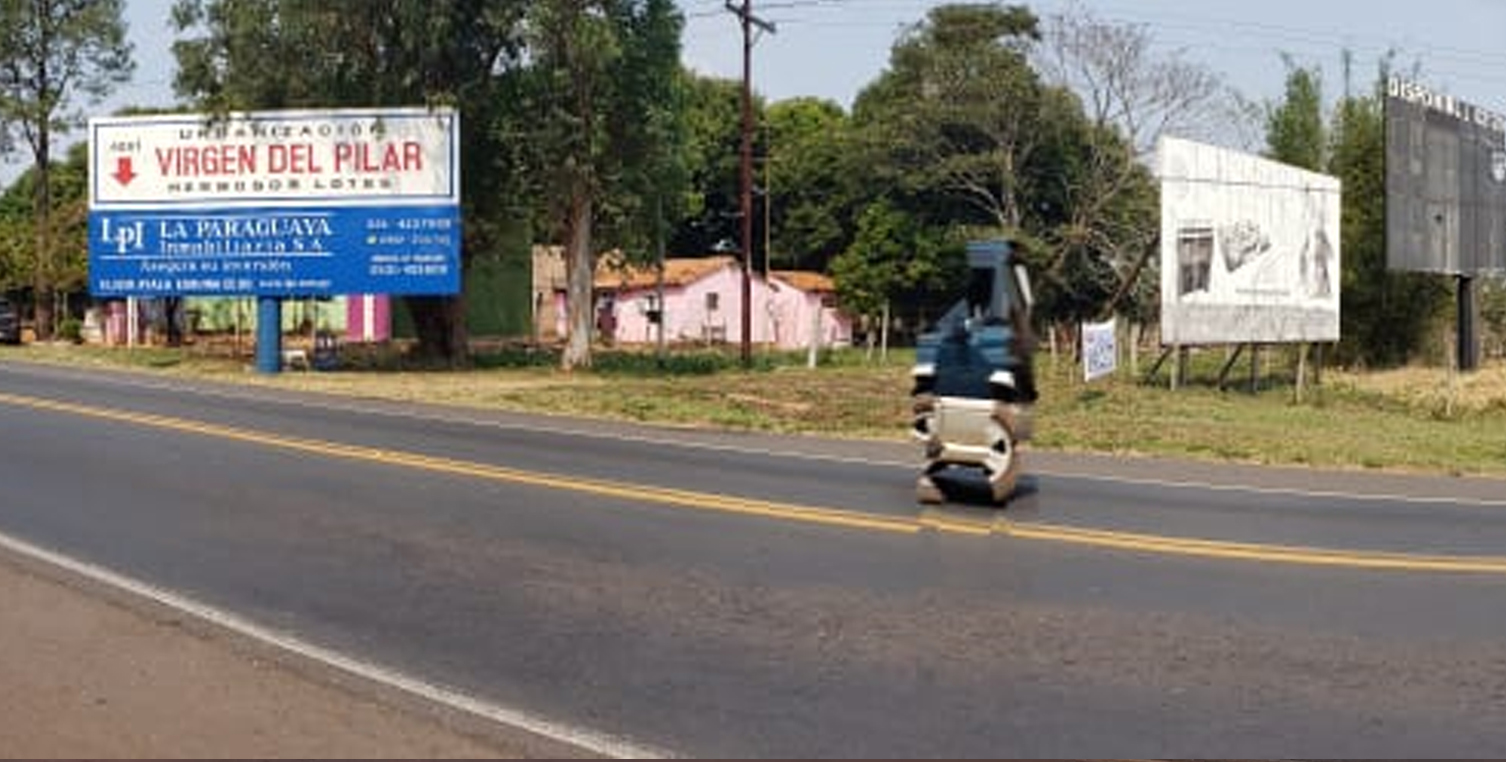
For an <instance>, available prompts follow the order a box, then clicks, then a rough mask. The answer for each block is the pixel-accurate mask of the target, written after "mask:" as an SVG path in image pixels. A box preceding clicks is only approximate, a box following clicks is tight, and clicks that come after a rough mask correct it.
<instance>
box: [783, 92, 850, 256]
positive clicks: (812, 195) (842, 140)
mask: <svg viewBox="0 0 1506 762" xmlns="http://www.w3.org/2000/svg"><path fill="white" fill-rule="evenodd" d="M764 119H765V125H766V128H765V135H766V138H767V140H766V143H765V152H764V160H765V162H766V164H765V165H764V167H763V170H764V171H763V172H762V173H761V174H760V178H761V179H760V180H759V183H760V184H762V185H764V186H766V187H764V189H763V190H764V192H765V195H764V201H765V203H766V204H768V209H767V212H768V214H767V216H768V218H769V225H770V227H771V230H770V231H768V233H769V236H768V238H769V241H770V248H771V249H772V250H773V251H772V252H771V253H770V256H769V260H770V262H772V263H773V266H777V267H786V268H795V269H805V270H815V271H817V272H824V271H825V270H826V266H827V263H828V262H830V261H831V259H832V257H834V256H836V255H837V254H838V253H840V252H842V251H843V250H844V249H845V248H846V246H847V244H848V243H849V242H850V241H851V239H852V236H853V224H852V220H853V219H855V218H856V217H857V216H858V210H859V207H858V206H857V201H858V192H857V184H856V183H855V182H854V179H855V177H856V175H857V173H856V172H855V171H854V170H855V167H854V166H853V165H854V162H853V161H852V158H851V145H852V139H851V131H852V130H851V120H850V119H849V118H848V116H847V113H846V112H845V111H843V110H842V107H841V106H840V105H838V104H837V103H835V102H832V101H828V100H820V99H816V98H794V99H791V100H786V101H779V102H777V103H773V104H770V105H769V107H768V108H767V109H766V110H765V117H764ZM765 180H767V182H765Z"/></svg>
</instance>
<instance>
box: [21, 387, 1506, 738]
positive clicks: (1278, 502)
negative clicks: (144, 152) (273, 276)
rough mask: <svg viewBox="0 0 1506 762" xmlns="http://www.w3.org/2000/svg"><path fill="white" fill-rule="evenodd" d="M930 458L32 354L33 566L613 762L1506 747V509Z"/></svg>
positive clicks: (1262, 482)
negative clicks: (50, 558) (42, 363)
mask: <svg viewBox="0 0 1506 762" xmlns="http://www.w3.org/2000/svg"><path fill="white" fill-rule="evenodd" d="M1039 425H1042V426H1049V421H1041V422H1039ZM1503 442H1506V433H1503ZM914 456H915V453H914V451H913V450H912V448H911V447H909V445H908V444H907V443H905V442H903V441H896V442H838V441H829V440H821V439H815V438H781V437H772V436H762V435H751V434H722V433H713V432H692V431H675V430H662V429H653V428H648V427H635V426H629V425H623V424H606V423H596V422H588V421H578V420H569V419H555V418H549V417H544V416H536V417H529V416H517V415H505V414H499V413H489V412H477V411H469V410H460V409H454V408H437V407H426V406H417V405H401V404H391V403H378V402H372V401H354V400H336V399H332V398H322V397H311V396H300V395H295V394H291V393H284V392H271V391H266V390H247V389H236V388H232V387H220V386H212V385H204V384H187V383H182V382H167V381H163V380H160V379H151V378H147V377H143V376H129V375H111V374H102V373H98V372H84V371H77V370H58V369H48V368H41V367H38V366H31V365H24V364H20V363H16V362H11V361H4V360H0V538H5V539H6V540H7V541H8V542H9V543H11V544H12V545H13V546H15V545H22V546H24V547H26V548H32V549H39V550H40V551H41V552H45V553H48V554H55V555H56V556H57V557H58V558H65V559H69V562H70V563H75V564H78V565H80V566H81V567H83V568H87V569H90V570H97V571H100V572H101V573H105V574H108V575H115V576H118V578H120V579H122V580H127V581H129V584H131V585H135V586H136V589H138V590H140V591H144V592H145V594H151V595H158V596H159V598H160V601H159V602H166V603H167V604H168V605H177V606H181V607H184V608H185V610H186V611H188V612H189V613H190V614H194V613H196V612H197V613H198V614H203V615H205V616H209V617H213V618H218V619H220V620H223V621H225V622H228V623H230V625H232V626H233V627H234V628H237V629H238V630H239V631H242V632H246V633H249V635H250V636H251V637H256V638H261V639H263V640H266V641H268V642H269V643H271V644H272V646H273V647H282V646H284V645H285V646H287V647H289V648H293V649H298V650H300V651H301V652H302V653H304V654H306V655H309V656H310V658H314V659H318V660H321V661H323V662H325V663H328V664H330V665H331V669H336V670H338V669H350V670H353V671H357V672H361V673H362V674H364V675H367V676H372V675H375V676H376V677H378V678H381V679H385V680H387V681H388V682H389V683H391V684H393V685H395V686H397V689H400V690H411V691H412V692H413V693H414V694H415V696H417V697H418V698H419V699H423V700H434V701H438V702H442V703H447V704H448V705H449V706H452V707H459V708H460V709H461V710H464V711H471V712H473V713H474V714H476V715H477V716H479V717H482V718H486V719H488V720H489V721H495V722H498V723H503V724H506V723H515V724H518V725H520V726H522V727H524V728H526V729H528V730H529V731H530V732H533V733H540V734H543V735H546V736H549V737H552V738H555V739H557V740H560V741H564V742H572V743H578V744H580V745H581V746H582V747H583V748H586V749H588V750H591V751H598V752H605V753H614V754H639V755H646V754H672V755H694V756H729V757H738V756H778V757H874V756H926V757H932V756H941V757H978V756H992V757H998V756H1005V757H1111V756H1112V757H1243V758H1252V757H1299V756H1307V757H1379V756H1384V757H1418V756H1429V757H1466V756H1499V755H1500V754H1501V752H1502V750H1506V723H1502V722H1501V721H1500V718H1501V717H1502V716H1506V638H1502V637H1501V633H1503V632H1506V483H1503V482H1500V481H1492V480H1483V479H1448V478H1422V477H1400V476H1389V475H1382V474H1370V473H1360V472H1355V473H1323V472H1312V471H1305V470H1283V469H1260V468H1253V467H1232V466H1231V467H1223V466H1210V465H1194V464H1186V463H1178V462H1171V461H1158V460H1122V459H1113V458H1099V457H1093V456H1069V455H1053V454H1048V453H1031V454H1030V458H1031V459H1030V461H1029V462H1028V465H1027V470H1028V471H1029V472H1030V474H1031V475H1030V476H1029V477H1028V478H1027V479H1026V480H1025V483H1024V485H1023V487H1022V491H1021V495H1020V496H1019V497H1018V498H1017V499H1016V500H1015V501H1014V502H1013V503H1012V504H1011V506H1010V507H1009V508H1008V509H1007V510H1004V511H994V510H989V509H987V508H984V507H981V506H977V505H973V504H969V502H968V500H967V499H968V498H969V496H970V491H969V489H968V487H969V485H967V484H966V483H959V484H957V485H955V486H956V488H957V489H956V492H955V494H956V495H957V496H958V497H959V499H960V502H959V503H958V504H954V505H952V506H950V507H948V508H945V509H941V510H921V509H920V508H918V507H917V506H916V504H915V502H914V500H913V494H912V485H913V479H914V476H915V470H914Z"/></svg>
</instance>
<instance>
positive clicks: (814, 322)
mask: <svg viewBox="0 0 1506 762" xmlns="http://www.w3.org/2000/svg"><path fill="white" fill-rule="evenodd" d="M536 259H537V258H536ZM546 267H547V265H546ZM538 272H539V265H538V263H537V261H536V264H535V273H536V274H535V281H536V288H537V281H538V277H539V276H538V275H537V273H538ZM561 272H562V270H561ZM663 280H664V304H663V308H662V310H661V309H660V306H659V303H658V282H659V273H658V270H657V268H655V267H653V266H652V265H628V264H626V262H625V261H624V260H623V258H622V257H621V256H620V255H618V254H606V255H603V256H601V257H599V258H598V263H597V268H596V277H595V283H594V285H595V290H596V321H595V322H596V330H597V338H598V339H599V340H602V341H607V342H610V343H616V344H650V343H653V342H655V341H657V339H658V333H657V322H656V321H657V320H659V319H661V318H662V319H663V321H664V336H665V340H666V341H669V342H670V343H707V344H719V343H732V344H736V343H738V342H740V341H742V267H741V263H740V262H739V261H738V260H737V259H735V258H733V257H729V256H710V257H696V258H689V257H686V258H681V257H675V258H670V259H666V260H665V261H664V278H663ZM562 281H563V279H562V278H561V279H560V283H559V288H558V289H556V290H555V291H554V293H553V294H552V295H551V296H550V297H548V298H549V299H551V300H552V301H553V302H555V306H554V308H553V310H552V311H551V315H549V316H546V319H548V320H551V321H552V322H553V326H552V327H553V328H554V329H555V333H554V334H553V335H554V336H563V335H565V330H566V328H565V324H564V323H565V321H564V317H563V315H564V304H565V302H564V296H565V293H564V288H563V282H562ZM749 291H750V292H751V295H752V303H751V306H752V309H751V311H750V317H751V324H750V333H751V339H752V342H753V343H754V344H758V345H760V346H773V347H777V348H780V349H802V348H805V347H808V346H810V342H811V337H812V336H813V335H816V336H819V337H820V340H821V346H823V347H830V346H845V345H848V344H851V342H852V320H851V319H850V318H848V317H847V316H846V315H844V314H842V312H841V311H840V310H839V309H837V308H836V305H835V297H836V289H835V287H834V286H833V284H832V282H831V279H830V278H828V277H826V276H825V275H822V274H820V273H814V272H802V271H775V272H773V273H771V274H770V277H769V278H767V279H765V278H764V277H763V276H762V275H761V274H759V273H754V274H753V275H752V278H751V281H750V283H749ZM539 300H540V297H537V296H536V299H535V301H536V303H537V302H538V301H539Z"/></svg>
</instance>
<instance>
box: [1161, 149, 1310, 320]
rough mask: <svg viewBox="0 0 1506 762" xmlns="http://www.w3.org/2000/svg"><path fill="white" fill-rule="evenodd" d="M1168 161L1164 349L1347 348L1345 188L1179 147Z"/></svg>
mask: <svg viewBox="0 0 1506 762" xmlns="http://www.w3.org/2000/svg"><path fill="white" fill-rule="evenodd" d="M1159 158H1160V175H1161V342H1162V343H1163V344H1167V345H1199V344H1241V343H1252V342H1253V343H1285V342H1310V341H1337V340H1338V339H1339V284H1340V266H1339V261H1340V260H1339V214H1340V203H1339V202H1340V183H1339V179H1338V178H1336V177H1331V176H1329V175H1324V174H1319V173H1317V172H1309V171H1307V170H1304V169H1299V168H1297V167H1293V166H1290V165H1287V164H1282V163H1280V162H1275V161H1271V160H1269V159H1264V158H1261V157H1259V156H1255V155H1252V154H1247V153H1242V152H1239V151H1232V150H1229V149H1225V148H1219V147H1217V146H1211V145H1205V144H1202V143H1196V142H1193V141H1189V140H1182V139H1179V138H1163V139H1162V140H1161V143H1160V150H1159Z"/></svg>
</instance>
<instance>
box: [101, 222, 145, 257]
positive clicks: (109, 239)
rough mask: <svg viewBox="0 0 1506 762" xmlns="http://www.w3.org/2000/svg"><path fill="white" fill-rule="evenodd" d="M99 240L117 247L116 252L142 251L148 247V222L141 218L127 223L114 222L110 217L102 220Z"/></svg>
mask: <svg viewBox="0 0 1506 762" xmlns="http://www.w3.org/2000/svg"><path fill="white" fill-rule="evenodd" d="M99 240H100V241H101V242H103V243H104V244H105V245H107V246H113V247H115V253H116V254H125V253H126V252H129V251H141V250H142V249H144V248H146V223H145V222H142V221H140V220H137V221H136V222H131V223H127V224H124V225H122V224H112V223H111V220H110V218H109V217H105V218H103V219H101V220H100V225H99Z"/></svg>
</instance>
